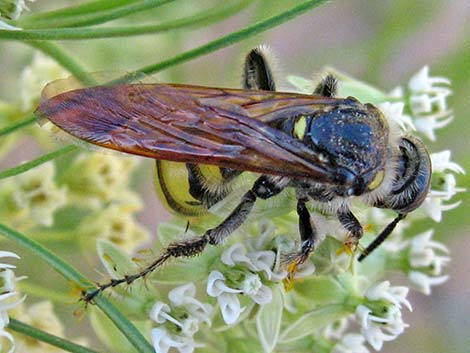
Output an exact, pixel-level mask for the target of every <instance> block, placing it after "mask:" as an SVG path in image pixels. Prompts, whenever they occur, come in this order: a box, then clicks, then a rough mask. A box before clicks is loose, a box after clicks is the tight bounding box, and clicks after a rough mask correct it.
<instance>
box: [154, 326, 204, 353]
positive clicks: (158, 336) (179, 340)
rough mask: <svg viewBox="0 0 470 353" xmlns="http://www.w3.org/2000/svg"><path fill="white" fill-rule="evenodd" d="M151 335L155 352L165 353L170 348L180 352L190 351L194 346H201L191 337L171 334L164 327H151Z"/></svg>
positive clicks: (188, 352) (186, 352) (190, 352)
mask: <svg viewBox="0 0 470 353" xmlns="http://www.w3.org/2000/svg"><path fill="white" fill-rule="evenodd" d="M151 337H152V344H153V348H154V349H155V353H167V352H168V351H169V350H170V349H171V348H174V349H175V350H176V351H178V352H180V353H192V352H194V349H195V348H197V347H201V345H199V344H197V343H196V342H195V341H194V340H193V339H192V338H191V337H184V336H178V335H174V334H171V333H170V332H168V330H166V329H165V328H160V327H158V328H153V329H152V331H151Z"/></svg>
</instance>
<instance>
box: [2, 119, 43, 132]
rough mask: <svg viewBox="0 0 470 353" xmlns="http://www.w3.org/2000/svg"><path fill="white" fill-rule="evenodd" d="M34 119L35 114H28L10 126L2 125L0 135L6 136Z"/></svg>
mask: <svg viewBox="0 0 470 353" xmlns="http://www.w3.org/2000/svg"><path fill="white" fill-rule="evenodd" d="M35 121H36V117H35V116H28V117H27V118H25V119H23V120H20V121H18V122H16V123H14V124H12V125H10V126H7V127H4V128H1V129H0V137H2V136H6V135H8V134H11V133H12V132H15V131H16V130H19V129H21V128H23V127H25V126H28V125H30V124H32V123H34V122H35Z"/></svg>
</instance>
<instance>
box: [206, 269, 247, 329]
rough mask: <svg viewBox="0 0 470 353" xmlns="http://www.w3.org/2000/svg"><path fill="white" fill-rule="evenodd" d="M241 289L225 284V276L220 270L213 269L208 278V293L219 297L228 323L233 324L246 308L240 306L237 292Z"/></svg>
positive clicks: (220, 305) (221, 308)
mask: <svg viewBox="0 0 470 353" xmlns="http://www.w3.org/2000/svg"><path fill="white" fill-rule="evenodd" d="M241 292H242V291H241V290H239V289H234V288H230V287H228V286H227V285H226V284H225V276H224V275H223V274H222V273H221V272H219V271H212V272H211V273H210V274H209V277H208V279H207V294H209V295H210V296H211V297H216V298H217V303H218V304H219V307H220V311H221V313H222V317H223V319H224V321H225V323H226V324H228V325H232V324H234V323H235V322H236V321H237V319H238V318H239V316H240V314H241V313H242V312H243V311H244V310H245V309H244V308H242V307H241V306H240V301H239V300H238V297H237V295H236V294H237V293H241Z"/></svg>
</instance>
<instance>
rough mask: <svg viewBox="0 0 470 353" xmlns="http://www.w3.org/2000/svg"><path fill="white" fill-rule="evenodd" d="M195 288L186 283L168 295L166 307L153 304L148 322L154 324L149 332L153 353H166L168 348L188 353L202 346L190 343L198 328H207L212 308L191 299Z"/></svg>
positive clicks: (194, 293)
mask: <svg viewBox="0 0 470 353" xmlns="http://www.w3.org/2000/svg"><path fill="white" fill-rule="evenodd" d="M195 295H196V286H195V285H194V284H193V283H188V284H185V285H183V286H180V287H177V288H174V289H173V290H171V291H170V292H169V293H168V299H169V302H170V303H169V304H166V303H164V302H161V301H157V302H156V303H155V304H154V305H153V307H152V310H151V311H150V314H149V316H150V319H151V320H152V321H153V322H155V323H156V324H158V327H155V328H153V329H152V331H151V338H152V343H153V346H154V349H155V352H156V353H166V352H168V351H169V350H170V349H171V348H174V349H175V350H177V351H179V352H181V353H190V352H193V351H194V349H195V348H197V347H202V345H201V344H198V343H197V342H196V341H195V340H194V335H195V334H196V333H197V332H198V331H199V325H200V324H201V323H205V324H206V325H208V326H210V325H211V315H212V311H213V308H212V306H211V305H210V304H206V303H202V302H200V301H199V300H197V299H196V298H195Z"/></svg>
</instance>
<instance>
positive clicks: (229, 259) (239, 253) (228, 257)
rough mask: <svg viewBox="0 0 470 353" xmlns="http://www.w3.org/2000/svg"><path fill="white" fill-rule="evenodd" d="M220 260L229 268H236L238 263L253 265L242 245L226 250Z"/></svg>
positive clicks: (235, 245)
mask: <svg viewBox="0 0 470 353" xmlns="http://www.w3.org/2000/svg"><path fill="white" fill-rule="evenodd" d="M220 260H221V261H222V262H223V263H224V264H226V265H228V266H235V265H236V264H237V263H241V264H246V265H249V264H251V261H250V259H249V258H248V257H247V256H246V250H245V248H244V246H243V245H242V244H240V243H237V244H234V245H232V246H231V247H229V248H228V249H226V250H225V251H224V252H223V253H222V255H221V257H220Z"/></svg>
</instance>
